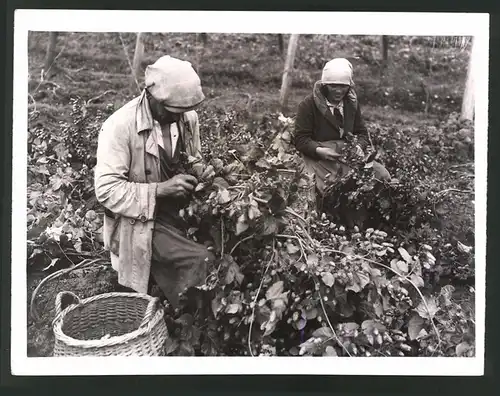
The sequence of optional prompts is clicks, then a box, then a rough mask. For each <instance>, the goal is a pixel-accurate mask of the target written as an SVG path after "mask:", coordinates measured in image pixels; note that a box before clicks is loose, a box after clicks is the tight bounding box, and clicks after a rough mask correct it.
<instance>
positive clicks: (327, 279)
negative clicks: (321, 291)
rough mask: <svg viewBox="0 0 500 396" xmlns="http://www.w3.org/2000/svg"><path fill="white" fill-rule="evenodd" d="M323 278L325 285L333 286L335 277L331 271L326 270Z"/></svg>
mask: <svg viewBox="0 0 500 396" xmlns="http://www.w3.org/2000/svg"><path fill="white" fill-rule="evenodd" d="M321 280H322V281H323V283H324V284H325V285H327V286H328V287H332V286H333V284H334V283H335V278H334V276H333V275H332V274H331V273H330V272H325V273H324V274H323V276H322V277H321Z"/></svg>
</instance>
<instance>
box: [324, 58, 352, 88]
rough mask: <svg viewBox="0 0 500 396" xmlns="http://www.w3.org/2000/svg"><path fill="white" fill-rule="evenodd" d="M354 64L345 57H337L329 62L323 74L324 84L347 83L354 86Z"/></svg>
mask: <svg viewBox="0 0 500 396" xmlns="http://www.w3.org/2000/svg"><path fill="white" fill-rule="evenodd" d="M352 76H353V69H352V64H351V62H349V61H348V60H347V59H345V58H335V59H332V60H331V61H329V62H327V64H326V65H325V67H324V68H323V73H322V75H321V83H322V84H345V85H349V86H353V85H354V82H353V80H352Z"/></svg>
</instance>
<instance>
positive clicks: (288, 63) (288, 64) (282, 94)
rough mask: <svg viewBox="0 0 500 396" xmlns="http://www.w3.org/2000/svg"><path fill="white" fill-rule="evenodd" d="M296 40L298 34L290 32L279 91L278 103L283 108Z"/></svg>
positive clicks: (289, 83)
mask: <svg viewBox="0 0 500 396" xmlns="http://www.w3.org/2000/svg"><path fill="white" fill-rule="evenodd" d="M298 42H299V35H298V34H292V35H291V36H290V41H289V42H288V52H287V55H286V61H285V70H284V72H283V79H282V83H281V91H280V105H281V108H282V109H283V110H284V109H286V105H287V99H288V89H289V88H290V85H291V81H292V77H291V72H292V70H293V62H294V60H295V52H296V50H297V43H298Z"/></svg>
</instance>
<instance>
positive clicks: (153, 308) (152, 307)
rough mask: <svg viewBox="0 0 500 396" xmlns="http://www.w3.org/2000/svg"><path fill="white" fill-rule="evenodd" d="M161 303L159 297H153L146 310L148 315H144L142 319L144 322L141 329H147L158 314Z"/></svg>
mask: <svg viewBox="0 0 500 396" xmlns="http://www.w3.org/2000/svg"><path fill="white" fill-rule="evenodd" d="M159 303H160V299H159V298H158V297H153V298H152V299H151V300H150V301H149V304H148V306H147V308H146V313H145V314H144V318H143V319H142V322H141V324H140V326H139V327H147V326H148V324H149V322H150V321H151V319H152V318H153V317H154V316H155V315H156V312H158V306H159Z"/></svg>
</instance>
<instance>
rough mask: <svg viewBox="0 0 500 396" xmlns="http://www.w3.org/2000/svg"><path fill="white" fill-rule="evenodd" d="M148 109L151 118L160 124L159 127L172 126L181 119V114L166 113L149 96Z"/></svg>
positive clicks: (163, 108)
mask: <svg viewBox="0 0 500 396" xmlns="http://www.w3.org/2000/svg"><path fill="white" fill-rule="evenodd" d="M148 100H149V107H150V109H151V114H152V115H153V118H154V119H155V120H156V121H158V122H159V123H160V125H167V124H172V123H174V122H178V121H179V120H180V118H181V113H172V112H171V111H168V110H167V109H166V108H165V106H163V105H162V104H161V103H160V102H159V101H158V100H156V99H155V98H154V97H153V96H152V95H151V94H149V95H148Z"/></svg>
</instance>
